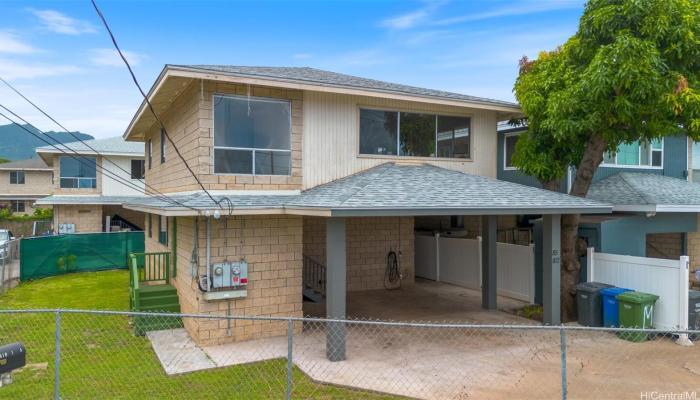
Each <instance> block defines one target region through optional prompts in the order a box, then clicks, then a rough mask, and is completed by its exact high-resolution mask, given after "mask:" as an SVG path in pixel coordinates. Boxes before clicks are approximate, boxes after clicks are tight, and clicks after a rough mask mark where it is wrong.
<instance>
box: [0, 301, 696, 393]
mask: <svg viewBox="0 0 700 400" xmlns="http://www.w3.org/2000/svg"><path fill="white" fill-rule="evenodd" d="M139 318H141V319H146V320H148V323H149V326H151V327H153V326H155V327H156V328H157V327H158V325H162V326H163V327H168V328H170V327H172V326H174V325H176V324H173V320H174V319H178V320H179V321H182V322H183V323H184V326H186V327H190V326H195V325H196V326H200V327H202V326H204V325H213V326H216V327H218V328H219V329H221V330H223V331H224V332H226V334H224V336H222V337H221V338H217V341H219V342H229V341H231V340H232V339H237V338H244V337H248V336H251V335H252V336H253V337H256V338H255V339H252V340H246V341H236V342H232V343H226V344H218V345H217V344H212V345H209V346H198V345H197V344H196V343H194V342H193V341H192V339H191V338H190V337H189V335H188V334H187V332H186V330H185V329H184V328H180V329H164V330H153V331H149V332H147V333H145V335H137V334H135V333H134V324H135V323H137V322H138V321H137V320H138V319H139ZM195 321H196V322H197V324H193V322H195ZM228 332H230V335H231V336H232V337H229V336H227V335H228ZM265 332H270V333H272V334H274V336H268V337H265ZM698 334H700V332H698V331H687V332H667V331H657V330H640V329H614V328H584V327H579V326H563V327H544V326H539V325H517V326H516V325H503V326H500V325H468V324H450V323H436V324H428V323H398V322H381V321H364V320H326V319H313V318H265V317H257V318H246V317H212V316H205V315H201V316H200V315H189V314H159V313H129V312H112V311H80V310H31V311H30V310H21V311H20V310H17V311H11V310H4V311H0V345H3V344H7V343H12V342H22V343H23V344H24V345H25V346H26V348H27V365H26V366H25V367H23V368H21V369H20V370H17V371H14V372H13V373H12V375H11V378H10V377H9V375H6V376H5V377H4V379H0V381H2V382H3V384H2V385H1V386H0V398H2V399H5V398H6V399H45V398H54V399H59V398H60V399H95V398H101V399H102V398H118V399H145V398H173V399H178V398H186V399H191V398H193V397H195V398H204V399H285V398H294V399H367V398H369V399H394V398H420V399H471V398H478V399H481V398H488V399H513V398H518V399H520V398H532V399H550V398H567V397H568V398H572V399H601V398H605V399H608V398H616V399H618V398H619V399H624V398H630V399H640V398H641V399H664V398H666V399H670V398H674V399H694V398H697V391H700V348H698V347H697V346H696V347H684V346H680V345H678V344H676V340H677V338H678V337H679V336H681V337H685V336H682V335H690V337H691V338H694V337H696V335H698ZM343 344H344V346H343ZM329 358H330V359H336V360H337V361H330V360H329ZM10 381H11V383H10ZM662 395H665V396H667V397H659V396H662ZM669 396H676V397H669ZM681 396H685V397H681Z"/></svg>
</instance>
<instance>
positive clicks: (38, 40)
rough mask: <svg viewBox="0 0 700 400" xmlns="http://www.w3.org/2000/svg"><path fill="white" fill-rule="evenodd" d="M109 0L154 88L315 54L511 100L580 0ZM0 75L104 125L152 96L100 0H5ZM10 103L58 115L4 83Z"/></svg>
mask: <svg viewBox="0 0 700 400" xmlns="http://www.w3.org/2000/svg"><path fill="white" fill-rule="evenodd" d="M98 4H99V5H100V7H101V8H102V12H103V13H104V14H105V16H106V17H107V19H108V21H109V22H110V24H111V27H112V30H113V31H114V33H115V35H116V37H117V40H118V41H119V43H120V46H121V47H122V49H124V50H126V51H127V53H128V56H127V57H128V58H129V59H130V61H131V62H132V64H133V67H134V69H135V71H136V74H137V77H138V78H139V81H140V82H141V84H142V85H143V86H144V87H145V89H147V88H148V87H150V85H151V84H152V83H153V80H154V79H155V78H156V76H157V75H158V73H159V72H160V70H161V69H162V67H163V65H164V64H166V63H169V64H233V65H270V66H311V67H315V68H321V69H327V70H331V71H335V72H342V73H348V74H353V75H359V76H363V77H368V78H374V79H380V80H386V81H392V82H398V83H404V84H410V85H415V86H422V87H428V88H433V89H442V90H448V91H453V92H460V93H465V94H471V95H476V96H483V97H490V98H496V99H502V100H513V94H512V87H513V82H514V80H515V77H516V74H517V63H518V59H519V58H520V57H521V56H523V55H528V56H529V57H536V56H537V53H538V52H539V51H540V50H548V49H552V48H554V47H556V46H557V45H559V44H561V43H563V42H564V41H565V40H566V39H567V38H568V37H569V36H571V35H572V34H573V33H574V32H575V31H576V26H577V23H578V18H579V17H580V15H581V12H582V9H583V1H579V0H527V1H526V0H522V1H496V0H494V1H452V2H450V1H412V2H410V1H404V2H398V1H396V2H389V1H352V2H351V1H345V2H341V1H326V2H321V1H308V2H292V1H274V2H272V1H267V2H264V1H258V2H233V1H150V2H144V1H138V2H137V1H107V0H98ZM0 76H2V77H3V78H5V79H7V80H9V81H10V82H11V83H13V84H14V85H15V86H17V87H18V88H19V89H20V90H22V91H24V92H25V94H27V95H28V96H29V97H30V98H31V99H33V100H35V101H36V102H37V103H38V104H40V105H41V106H43V107H45V108H46V110H47V111H48V112H49V113H50V114H52V115H53V116H54V117H55V118H57V119H58V120H59V121H61V122H62V123H63V124H64V125H65V126H66V127H68V128H69V129H74V130H80V131H83V132H86V133H90V134H92V135H94V136H96V137H109V136H115V135H121V134H122V132H123V131H124V128H125V127H126V125H127V124H128V122H129V120H130V119H131V117H132V115H133V113H134V112H135V110H136V108H137V107H138V105H139V103H140V101H141V98H140V97H139V94H138V92H137V91H136V88H135V87H134V86H133V84H132V82H131V80H130V78H129V76H128V74H127V71H126V69H125V67H124V66H123V64H121V61H120V60H119V59H118V58H117V57H116V54H115V53H114V51H113V50H112V47H111V42H110V41H109V37H108V36H107V33H106V32H105V30H104V29H103V28H102V26H101V25H100V23H99V21H98V19H97V17H96V15H95V13H94V11H93V9H92V7H91V5H90V2H89V0H80V1H60V2H59V1H43V2H41V1H36V2H35V1H7V0H6V1H3V2H2V13H0ZM0 103H2V104H4V105H6V106H8V107H11V108H13V109H15V110H16V111H18V112H19V113H20V114H21V115H23V116H24V117H25V118H27V119H29V120H30V121H31V122H33V123H35V124H36V125H37V126H38V127H39V128H41V129H44V130H49V129H56V127H54V126H52V125H51V124H50V123H49V121H47V120H46V119H44V118H42V117H41V116H40V115H39V114H38V113H37V112H35V111H34V110H32V109H31V108H30V107H28V106H27V105H25V104H24V103H22V101H21V99H18V98H17V97H16V96H14V95H13V94H12V93H11V92H10V91H9V90H7V89H6V88H4V87H0ZM4 122H5V121H0V124H4Z"/></svg>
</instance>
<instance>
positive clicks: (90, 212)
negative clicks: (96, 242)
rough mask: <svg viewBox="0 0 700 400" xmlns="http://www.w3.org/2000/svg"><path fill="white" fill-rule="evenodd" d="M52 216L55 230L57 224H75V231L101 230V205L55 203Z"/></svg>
mask: <svg viewBox="0 0 700 400" xmlns="http://www.w3.org/2000/svg"><path fill="white" fill-rule="evenodd" d="M53 218H54V221H53V223H54V229H55V230H56V231H58V225H59V224H75V232H76V233H86V232H102V206H101V205H88V204H86V205H55V206H54V208H53Z"/></svg>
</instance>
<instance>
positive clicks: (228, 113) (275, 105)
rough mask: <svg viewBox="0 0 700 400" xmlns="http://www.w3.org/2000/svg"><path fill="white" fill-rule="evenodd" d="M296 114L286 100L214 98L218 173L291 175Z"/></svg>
mask: <svg viewBox="0 0 700 400" xmlns="http://www.w3.org/2000/svg"><path fill="white" fill-rule="evenodd" d="M291 141H292V113H291V104H290V102H289V101H286V100H276V99H263V98H253V97H250V98H249V97H244V96H219V95H216V96H214V172H215V173H217V174H249V175H290V172H291V159H292V157H291V156H292V154H291V153H292V152H291Z"/></svg>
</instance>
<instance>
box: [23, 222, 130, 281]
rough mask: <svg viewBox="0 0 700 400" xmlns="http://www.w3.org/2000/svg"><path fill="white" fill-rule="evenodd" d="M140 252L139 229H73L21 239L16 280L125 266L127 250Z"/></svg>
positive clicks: (128, 251)
mask: <svg viewBox="0 0 700 400" xmlns="http://www.w3.org/2000/svg"><path fill="white" fill-rule="evenodd" d="M143 252H144V236H143V232H111V233H76V234H70V235H58V236H44V237H35V238H28V239H22V241H21V242H20V251H19V253H20V280H21V281H26V280H29V279H38V278H45V277H48V276H54V275H61V274H66V273H70V272H89V271H101V270H106V269H115V268H127V257H128V255H129V253H143Z"/></svg>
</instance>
